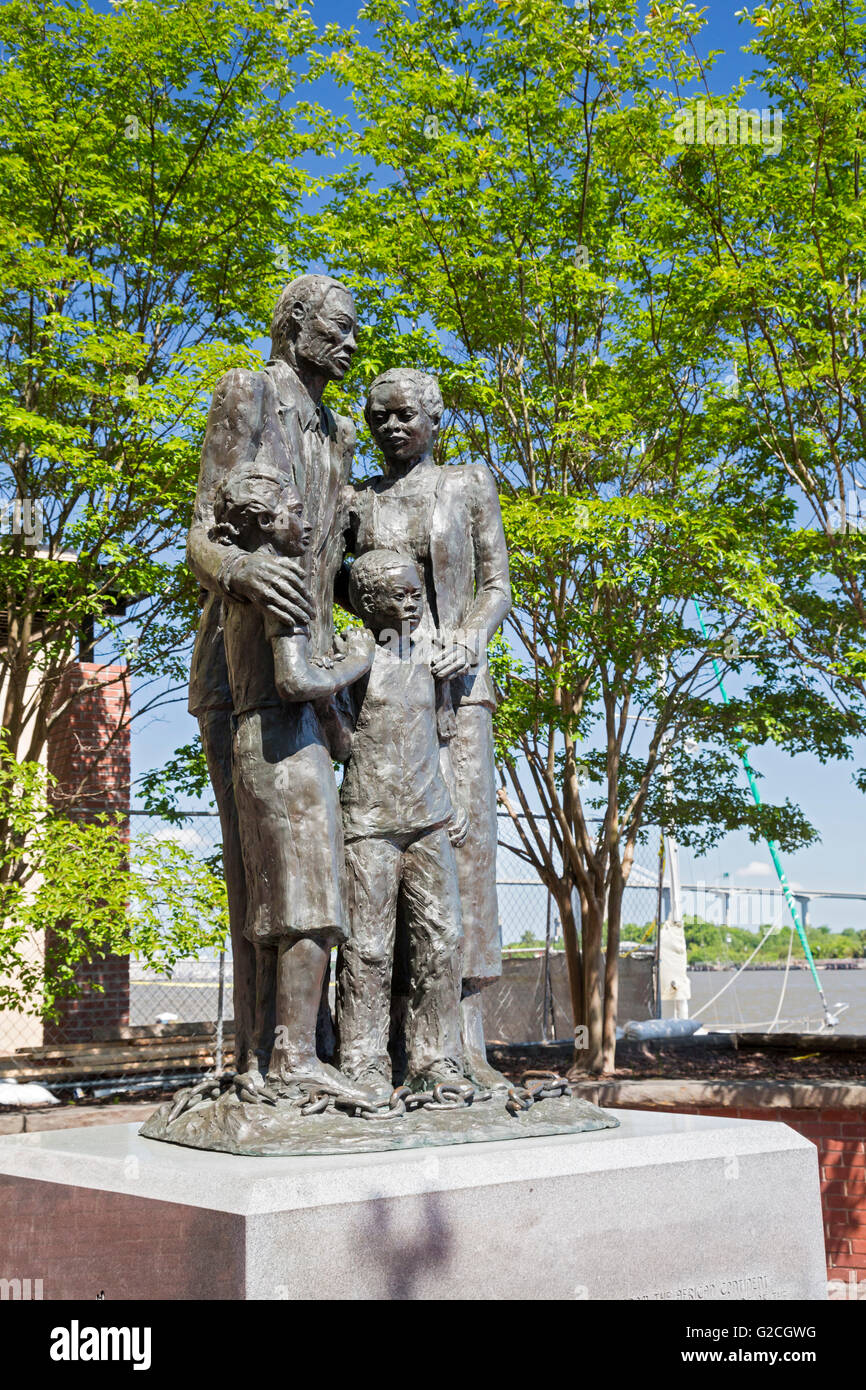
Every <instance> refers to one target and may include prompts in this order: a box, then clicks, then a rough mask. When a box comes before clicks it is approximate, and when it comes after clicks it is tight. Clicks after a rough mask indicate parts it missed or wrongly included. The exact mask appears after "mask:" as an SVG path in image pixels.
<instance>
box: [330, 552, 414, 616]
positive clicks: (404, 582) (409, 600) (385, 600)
mask: <svg viewBox="0 0 866 1390" xmlns="http://www.w3.org/2000/svg"><path fill="white" fill-rule="evenodd" d="M349 597H350V599H351V600H352V606H353V608H354V609H355V612H356V613H357V614H358V616H359V617H360V618H363V620H364V622H365V623H366V625H367V627H369V628H370V629H371V630H372V631H373V632H377V633H378V632H382V631H384V630H385V629H386V628H387V629H391V630H393V631H397V632H402V631H403V630H404V629H406V630H408V631H409V632H414V631H415V629H416V627H417V626H418V624H419V623H420V621H421V613H422V610H423V607H424V587H423V584H422V582H421V576H420V575H419V573H418V566H417V565H416V564H415V561H414V560H413V559H412V557H411V555H404V554H403V553H402V552H401V551H399V550H368V551H367V553H366V554H365V555H360V556H359V557H358V559H357V560H356V561H355V563H354V564H353V565H352V568H351V569H350V571H349Z"/></svg>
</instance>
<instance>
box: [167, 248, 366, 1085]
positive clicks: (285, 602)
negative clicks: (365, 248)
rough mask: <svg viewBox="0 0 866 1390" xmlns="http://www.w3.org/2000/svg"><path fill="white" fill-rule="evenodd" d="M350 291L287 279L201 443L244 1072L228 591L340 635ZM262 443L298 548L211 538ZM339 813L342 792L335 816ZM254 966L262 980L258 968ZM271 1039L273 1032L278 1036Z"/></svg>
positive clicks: (200, 685) (216, 403)
mask: <svg viewBox="0 0 866 1390" xmlns="http://www.w3.org/2000/svg"><path fill="white" fill-rule="evenodd" d="M356 331H357V324H356V321H355V308H354V304H353V301H352V296H351V294H350V293H349V291H348V290H347V289H346V288H345V286H343V285H341V284H340V283H339V282H338V281H336V280H333V279H331V278H330V277H329V276H325V275H302V276H300V277H299V278H298V279H296V280H293V281H292V282H291V284H289V285H287V286H286V288H285V290H284V291H283V293H282V294H281V296H280V299H279V301H278V303H277V306H276V309H275V311H274V317H273V323H272V326H271V359H270V361H269V362H268V364H267V366H266V367H265V369H264V370H263V371H262V372H257V373H254V372H249V371H245V370H242V369H240V368H238V369H236V370H233V371H230V372H228V373H227V374H226V376H224V377H223V379H222V380H221V381H220V383H219V385H218V386H217V388H216V390H215V392H214V397H213V401H212V403H211V408H210V413H209V415H208V422H207V430H206V433H205V439H204V446H203V449H202V459H201V468H200V472H199V480H198V489H197V492H196V498H195V506H194V510H193V520H192V526H191V527H190V533H189V544H188V557H189V563H190V565H191V566H192V569H193V571H194V573H195V575H196V577H197V579H198V580H199V582H200V584H201V585H202V597H203V609H202V615H201V620H200V622H199V629H198V635H197V637H196V643H195V647H194V650H193V657H192V668H191V672H190V698H189V709H190V713H191V714H194V715H196V716H197V717H198V721H199V729H200V731H201V739H202V744H203V746H204V750H205V754H206V756H207V760H208V768H209V770H210V774H211V781H212V784H213V788H214V794H215V796H216V801H217V807H218V810H219V814H220V822H221V827H222V836H223V864H224V870H225V878H226V886H227V890H228V900H229V918H230V924H231V938H232V958H233V963H234V1003H235V1060H236V1065H237V1067H238V1070H239V1072H241V1073H243V1074H248V1075H253V1076H255V1075H256V1074H258V1075H260V1076H261V1075H263V1074H264V1073H265V1072H266V1071H267V1068H268V1065H269V1061H270V1047H269V1044H268V1041H267V1039H266V1038H262V1037H261V1036H259V1037H256V1031H255V1030H256V1024H255V1011H256V998H257V997H258V999H259V1012H260V1032H261V1018H262V1017H268V1018H269V1019H271V1020H272V1019H273V1004H272V1003H271V1004H269V1003H268V1002H266V1001H268V1000H271V1001H272V1000H273V999H274V998H275V987H276V980H275V976H274V969H275V965H276V961H275V958H274V953H273V952H267V953H265V954H263V955H262V954H260V955H259V956H258V958H257V956H256V951H255V947H254V946H253V945H252V943H251V942H250V941H249V940H248V939H247V937H246V936H245V934H244V930H245V922H246V915H247V887H246V880H245V874H244V865H243V855H242V851H241V843H240V835H239V832H238V821H237V806H236V802H235V794H234V789H233V786H232V752H231V750H232V729H231V722H232V694H231V690H230V687H229V679H228V670H227V667H226V658H225V646H224V642H223V632H222V605H223V600H224V599H225V598H230V599H234V600H236V601H239V602H241V603H250V604H253V605H254V606H255V607H257V608H258V609H259V610H260V611H261V612H262V613H264V614H268V615H270V617H271V618H273V619H274V620H275V621H277V622H285V623H288V624H290V625H292V624H300V625H303V624H305V623H309V634H310V636H309V641H310V650H311V652H312V654H313V655H314V656H316V657H322V656H325V655H326V654H327V653H328V652H329V651H330V649H331V647H332V640H333V590H334V578H335V575H336V573H337V571H338V569H339V567H340V563H341V561H342V558H343V543H342V537H341V535H340V533H339V526H338V524H337V522H338V507H339V502H340V494H341V490H342V488H343V486H344V485H345V483H346V482H347V481H348V477H349V470H350V467H351V460H352V452H353V449H354V444H355V430H354V427H353V425H352V423H351V421H350V420H348V419H346V418H345V417H343V416H338V415H334V414H333V413H332V412H331V411H330V410H329V409H328V407H327V406H325V405H323V404H322V392H323V390H324V387H325V384H326V383H327V382H328V381H339V380H341V378H342V377H343V376H345V373H346V371H347V369H348V367H349V364H350V363H351V360H352V355H353V353H354V351H355V346H356ZM262 448H267V449H268V450H269V451H270V457H271V459H272V460H273V462H274V465H275V466H276V467H277V468H278V469H280V470H281V471H284V472H286V473H287V474H288V476H289V477H290V478H292V479H293V480H294V482H295V484H296V486H297V489H298V492H299V494H300V497H301V501H302V503H303V507H304V514H305V518H306V521H307V524H308V526H309V528H310V541H309V545H308V546H307V549H306V553H305V556H304V558H303V559H296V560H294V561H293V560H291V559H286V558H285V557H282V556H277V555H273V554H270V553H269V552H268V551H267V550H256V551H252V552H249V551H245V550H243V549H241V548H239V547H237V546H233V545H225V544H221V543H220V542H219V541H218V540H217V539H215V538H214V526H215V516H214V499H215V496H216V490H217V487H218V486H219V484H220V482H221V481H222V480H223V479H224V478H226V477H227V475H228V474H229V473H230V472H231V470H232V469H233V468H234V467H235V465H236V464H238V463H240V462H243V461H246V460H250V459H254V458H255V457H256V455H257V454H258V453H259V451H260V450H261V449H262ZM336 817H337V810H336V802H335V805H334V818H335V819H336ZM257 975H258V980H257ZM271 1041H272V1039H271Z"/></svg>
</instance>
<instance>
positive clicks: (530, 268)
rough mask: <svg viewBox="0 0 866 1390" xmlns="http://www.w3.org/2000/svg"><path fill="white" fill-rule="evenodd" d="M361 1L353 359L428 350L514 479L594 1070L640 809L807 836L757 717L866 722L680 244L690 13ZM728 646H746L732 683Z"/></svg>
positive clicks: (516, 635) (515, 803)
mask: <svg viewBox="0 0 866 1390" xmlns="http://www.w3.org/2000/svg"><path fill="white" fill-rule="evenodd" d="M363 13H364V15H365V17H366V18H367V19H368V20H371V21H375V23H376V31H375V42H374V44H373V45H372V46H371V47H365V46H363V45H361V44H360V43H358V42H356V41H355V40H354V39H350V40H347V41H346V43H345V44H344V46H343V48H342V49H341V50H339V51H338V52H337V53H336V54H335V55H334V56H333V57H332V58H331V59H330V60H329V66H330V69H331V71H332V72H333V73H334V74H335V75H336V78H337V80H338V81H340V82H342V83H344V84H345V85H346V86H347V87H349V88H350V89H351V96H352V101H353V103H354V106H355V111H356V115H357V118H358V119H357V129H356V132H355V136H354V140H353V145H352V149H353V152H354V155H355V157H356V161H357V162H356V163H355V165H354V167H351V168H349V169H347V170H345V171H344V172H343V173H342V174H341V175H340V176H339V177H338V178H336V179H335V180H334V182H333V189H334V193H333V201H332V204H331V207H330V209H329V210H327V211H326V212H325V213H323V214H322V215H321V216H320V217H319V219H318V227H319V236H320V246H321V253H322V256H323V257H324V258H325V259H326V260H327V261H328V263H329V265H330V266H331V267H332V268H333V270H334V271H335V273H339V274H341V275H342V276H343V277H344V278H346V279H349V280H352V281H353V282H354V284H355V287H356V292H357V297H358V300H359V303H360V305H361V310H362V312H361V320H362V322H365V323H366V324H367V325H368V328H367V331H366V333H365V335H363V336H362V340H361V344H360V346H359V353H358V358H357V360H356V376H355V380H356V383H358V384H360V383H361V382H362V381H363V380H365V379H369V377H370V376H371V375H372V374H373V373H374V372H376V371H379V370H381V369H383V368H384V367H386V366H390V365H394V364H397V363H400V362H402V363H410V364H412V365H416V366H427V367H428V368H429V369H432V370H434V371H437V372H438V374H439V376H440V378H441V380H442V384H443V388H444V394H445V399H446V404H447V405H448V406H450V408H451V409H450V415H449V428H448V429H447V431H445V432H444V434H443V436H442V438H441V443H440V449H441V461H448V462H454V463H459V462H463V461H470V460H471V461H477V460H479V459H483V460H484V461H485V462H486V463H487V464H488V465H489V467H490V468H491V469H492V470H493V473H494V475H495V477H496V479H497V482H498V484H499V487H500V492H501V496H502V501H503V512H504V517H505V523H506V528H507V532H508V536H509V542H510V552H511V560H512V572H513V578H514V582H515V599H516V601H515V609H514V612H513V614H512V616H511V618H510V619H509V622H508V627H507V637H508V646H507V647H506V646H505V645H504V646H503V648H502V650H501V652H500V653H499V656H498V658H497V659H496V660H495V663H494V664H495V668H496V672H497V675H498V678H499V682H500V687H501V690H502V693H503V696H504V702H503V705H502V707H501V709H500V711H499V714H498V721H497V728H498V736H499V756H500V767H501V773H502V788H501V793H500V796H501V800H502V804H503V805H504V806H505V807H506V808H507V809H508V810H509V811H510V812H511V813H512V815H513V816H514V823H515V828H516V830H517V833H518V836H519V838H520V841H521V845H522V852H523V854H524V856H525V858H526V860H527V862H529V863H531V864H533V865H534V866H535V868H536V870H537V871H538V873H539V875H540V876H541V878H542V879H543V881H544V882H545V883H546V884H547V886H548V887H549V888H550V891H551V892H552V893H553V894H554V897H555V899H556V902H557V906H558V910H559V914H560V918H561V921H562V925H563V932H564V939H565V946H566V953H567V956H568V963H569V975H570V982H571V993H572V1003H573V1009H574V1017H575V1023H581V1022H583V1023H585V1024H586V1025H587V1029H588V1038H589V1045H588V1049H587V1051H586V1052H585V1053H584V1054H582V1056H581V1057H580V1058H579V1059H578V1060H579V1062H580V1063H581V1064H582V1065H583V1066H584V1067H586V1069H588V1070H589V1071H591V1072H600V1071H602V1070H604V1069H605V1068H609V1067H610V1066H611V1065H612V1063H613V1052H614V1038H615V1023H616V1007H617V953H618V945H619V937H620V918H621V907H622V897H623V892H624V889H625V886H626V884H627V882H628V877H629V872H630V869H631V865H632V862H633V858H634V854H635V849H636V846H637V844H638V842H639V840H640V837H641V835H642V834H644V833H645V830H646V827H647V826H648V824H651V823H655V824H658V823H660V822H661V823H663V824H665V825H666V826H667V827H669V828H671V829H674V828H676V830H677V834H678V836H679V838H680V840H681V842H683V843H690V844H692V845H697V846H701V847H706V846H707V845H709V844H710V843H712V842H713V840H714V839H716V838H717V837H718V836H719V835H721V834H723V833H724V832H725V831H726V830H728V829H731V828H733V827H734V826H747V827H748V828H749V830H750V832H751V833H752V834H753V836H755V837H756V838H757V837H758V836H761V835H765V834H772V835H773V836H774V837H775V838H776V839H777V840H778V841H779V842H780V843H781V844H782V845H783V846H788V847H793V846H795V845H798V844H802V843H806V842H808V841H809V839H810V838H811V837H812V835H813V831H812V830H811V827H810V826H809V825H808V823H807V822H806V820H805V818H804V817H803V816H802V814H801V813H800V812H799V811H798V809H797V808H796V807H793V806H791V805H790V804H788V803H786V804H785V805H783V806H764V807H762V808H757V807H755V806H754V805H752V804H751V801H750V799H749V796H748V793H747V792H746V791H745V789H744V787H743V784H742V779H741V777H740V768H739V755H738V752H737V747H738V740H739V738H740V737H741V736H743V735H745V736H746V737H748V738H750V739H752V740H753V741H755V742H762V741H765V740H766V739H773V740H775V741H778V742H782V743H788V744H789V746H792V747H793V746H796V745H797V742H798V740H799V741H800V742H801V743H807V744H808V745H809V746H811V747H813V748H817V750H818V751H819V754H820V755H821V756H822V757H828V756H843V755H844V754H845V751H846V742H845V740H846V737H847V734H848V733H849V732H850V731H851V728H852V727H853V726H852V721H851V720H850V719H848V718H847V717H846V716H844V715H840V714H839V712H838V711H837V710H835V709H834V707H833V706H832V703H830V702H828V701H826V700H825V699H824V697H823V695H822V693H821V691H820V689H819V688H817V687H816V685H815V683H814V682H811V681H810V680H808V679H805V678H803V677H801V676H799V675H798V674H797V673H796V672H792V671H791V670H790V666H789V663H788V660H787V656H788V653H787V649H786V645H785V644H786V641H787V636H786V634H789V633H790V631H791V628H792V623H793V619H792V617H791V614H790V612H789V605H788V602H787V591H786V587H785V586H786V585H790V583H791V581H792V575H793V576H798V575H799V570H797V568H796V565H794V564H793V562H792V560H791V557H790V538H791V533H792V527H793V526H794V505H793V503H792V502H791V499H790V498H789V497H788V496H787V493H786V489H785V487H784V486H783V485H781V484H779V485H777V486H776V487H774V488H771V489H769V490H768V489H767V488H766V486H765V485H764V483H763V480H761V479H759V478H757V477H756V476H755V474H754V472H753V471H751V470H750V469H749V468H748V467H744V466H742V463H741V461H740V457H739V452H738V451H739V445H740V439H739V435H738V432H737V429H736V427H735V422H734V421H733V420H732V416H731V412H730V410H729V408H728V406H729V402H728V396H727V393H726V390H725V387H724V384H723V382H722V377H723V374H724V371H725V370H726V367H727V360H728V357H729V349H728V345H727V342H726V341H725V337H724V334H723V333H722V332H721V331H720V327H719V324H718V323H717V321H716V320H715V319H714V318H713V316H712V315H710V314H698V315H697V316H696V315H695V313H694V312H693V306H692V299H693V292H694V289H695V286H694V284H693V281H692V280H691V278H690V277H689V276H688V274H685V273H683V274H680V275H673V274H672V257H673V254H674V249H675V246H676V241H677V237H678V235H679V233H680V226H679V225H678V223H677V221H676V219H674V218H672V217H671V215H670V214H671V201H672V200H671V198H670V195H669V178H668V172H667V162H668V161H669V159H670V151H671V149H672V147H673V140H672V136H671V134H670V131H669V129H668V116H669V114H670V112H671V111H672V110H673V107H674V104H675V102H674V92H675V90H676V88H677V86H678V84H680V83H683V82H686V81H688V80H691V79H692V78H695V77H696V76H697V75H699V72H700V70H701V69H700V64H699V63H698V62H697V60H696V58H695V57H694V54H693V51H692V47H691V45H692V40H693V38H694V35H695V34H696V33H697V32H698V30H699V28H700V19H699V16H698V14H697V12H696V11H695V10H694V9H693V8H692V7H691V6H689V5H685V6H679V5H677V6H660V7H656V9H655V11H654V13H655V14H656V16H657V18H656V19H655V20H654V21H653V22H652V23H651V24H650V26H649V27H647V28H641V27H640V24H639V20H638V14H637V7H636V6H635V5H634V4H631V3H617V4H615V5H612V6H607V7H605V12H604V13H603V14H600V13H596V12H595V10H594V7H593V6H592V5H589V6H587V7H586V8H585V9H584V8H577V7H574V8H572V7H566V6H564V5H562V4H561V3H554V2H553V0H534V2H533V3H522V2H521V3H517V2H515V3H502V4H495V3H492V2H491V0H477V2H476V3H472V4H469V5H462V6H459V7H457V6H454V5H452V4H449V3H447V0H418V3H417V4H415V5H414V6H413V7H412V9H411V11H410V12H407V7H405V6H404V5H402V4H400V3H398V0H373V3H370V4H368V5H367V6H366V7H365V10H364V12H363ZM686 216H687V213H686V211H685V209H681V211H680V218H681V220H682V219H685V218H686ZM695 599H697V600H699V602H700V603H701V605H702V607H703V608H704V609H705V610H706V611H707V612H708V613H709V614H710V616H711V622H712V626H713V632H714V634H715V635H714V636H713V638H712V639H711V640H710V641H709V642H707V641H704V640H703V638H702V637H701V635H700V632H699V629H698V627H697V624H696V621H695V613H694V608H693V600H695ZM746 654H747V656H746ZM714 660H715V661H716V663H718V667H719V669H720V670H723V671H728V670H729V669H731V668H732V667H733V668H735V669H736V670H738V671H739V672H740V683H739V689H740V696H739V698H738V699H736V700H735V701H733V702H732V704H731V705H730V706H728V707H726V708H722V707H721V706H720V705H719V704H718V702H717V701H716V699H715V698H714V692H715V684H716V677H715V670H714V666H713V661H714ZM539 806H540V808H541V810H542V811H543V813H544V814H543V818H535V817H531V815H530V816H528V818H527V819H525V820H523V819H520V816H519V813H520V812H521V811H523V812H526V813H531V812H532V811H534V810H535V809H537V808H538V807H539ZM593 816H597V817H598V821H597V822H595V821H594V820H593ZM549 836H552V845H551V840H550V839H549ZM576 899H577V900H578V901H579V905H580V923H581V926H580V932H578V928H577V922H576V913H575V910H574V903H575V900H576ZM605 920H607V922H608V931H607V941H606V969H602V966H601V955H602V943H603V925H604V922H605Z"/></svg>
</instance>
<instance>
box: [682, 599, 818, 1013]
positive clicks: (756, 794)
mask: <svg viewBox="0 0 866 1390" xmlns="http://www.w3.org/2000/svg"><path fill="white" fill-rule="evenodd" d="M693 603H694V605H695V612H696V613H697V615H698V622H699V623H700V625H701V632H702V633H703V635H704V638H705V640H706V641H709V636H710V634H709V633H708V631H707V628H706V624H705V623H704V616H703V614H702V612H701V607H700V604H699V603H698V601H697V599H693ZM712 661H713V670H714V672H715V675H716V682H717V684H718V687H719V690H720V692H721V696H722V702H723V703H724V704H726V705H729V704H730V703H731V702H730V699H729V697H728V692H727V690H726V689H725V682H724V680H723V679H722V673H721V670H720V669H719V663H718V662H717V661H716V659H715V657H713V658H712ZM737 752H738V753H739V755H740V760H741V762H742V764H743V769H744V771H745V774H746V777H747V778H748V780H749V786H750V787H751V790H752V796H753V798H754V801H755V805H756V806H760V805H761V793H760V791H759V790H758V783H757V780H756V778H755V774H754V772H753V771H752V767H751V764H750V762H749V750H748V748H747V747H746V744H745V743H744V742H743V740H742V739H737ZM765 843H766V846H767V849H768V850H769V851H770V858H771V859H772V861H773V867H774V868H775V870H776V876H777V878H778V880H779V883H780V884H781V888H782V892H783V894H784V896H785V902H786V903H787V904H788V910H789V912H790V913H791V919H792V921H793V923H794V926H795V927H796V929H797V935H798V936H799V938H800V940H801V942H802V943H803V950H804V952H805V954H806V960H807V961H808V962H809V969H810V970H811V972H812V979H813V980H814V981H815V988H816V989H817V991H818V994H819V995H820V997H821V1004H822V1005H823V1008H824V1020H825V1022H826V1023H828V1024H830V1025H831V1026H832V1025H833V1024H835V1023H836V1021H837V1020H836V1019H835V1018H834V1017H833V1015H832V1014H831V1012H830V1009H829V1006H828V1004H827V1000H826V998H825V995H824V991H823V989H822V988H821V981H820V980H819V979H818V971H817V970H816V969H815V961H814V960H813V958H812V950H811V947H810V946H809V941H808V938H807V936H806V932H805V929H804V927H803V923H802V922H801V920H800V914H799V912H798V911H797V904H796V902H795V900H794V895H793V893H792V892H791V888H790V885H789V883H788V879H787V877H786V875H785V870H784V869H783V867H782V861H781V859H780V858H779V846H778V845H777V844H776V841H775V840H769V839H768V840H766V841H765Z"/></svg>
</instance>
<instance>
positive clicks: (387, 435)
mask: <svg viewBox="0 0 866 1390" xmlns="http://www.w3.org/2000/svg"><path fill="white" fill-rule="evenodd" d="M443 409H444V406H443V404H442V395H441V393H440V391H439V382H438V381H437V380H436V378H435V376H430V375H429V373H427V372H417V371H414V370H413V368H411V367H394V368H392V370H391V371H388V372H383V373H382V375H381V376H377V377H376V380H375V381H374V382H373V384H372V386H371V387H370V390H369V391H368V393H367V404H366V406H365V407H364V416H365V419H366V421H367V424H368V425H369V426H370V430H371V431H372V434H373V438H374V440H375V442H376V444H377V445H378V447H379V448H380V449H381V451H382V453H383V454H384V455H385V459H386V460H387V462H388V463H393V464H403V465H406V464H407V463H411V462H413V461H414V460H415V459H418V458H421V457H423V456H424V455H425V454H428V453H429V452H430V450H431V449H432V447H433V444H434V442H435V440H436V436H437V434H438V433H439V423H440V421H441V419H442V412H443Z"/></svg>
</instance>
